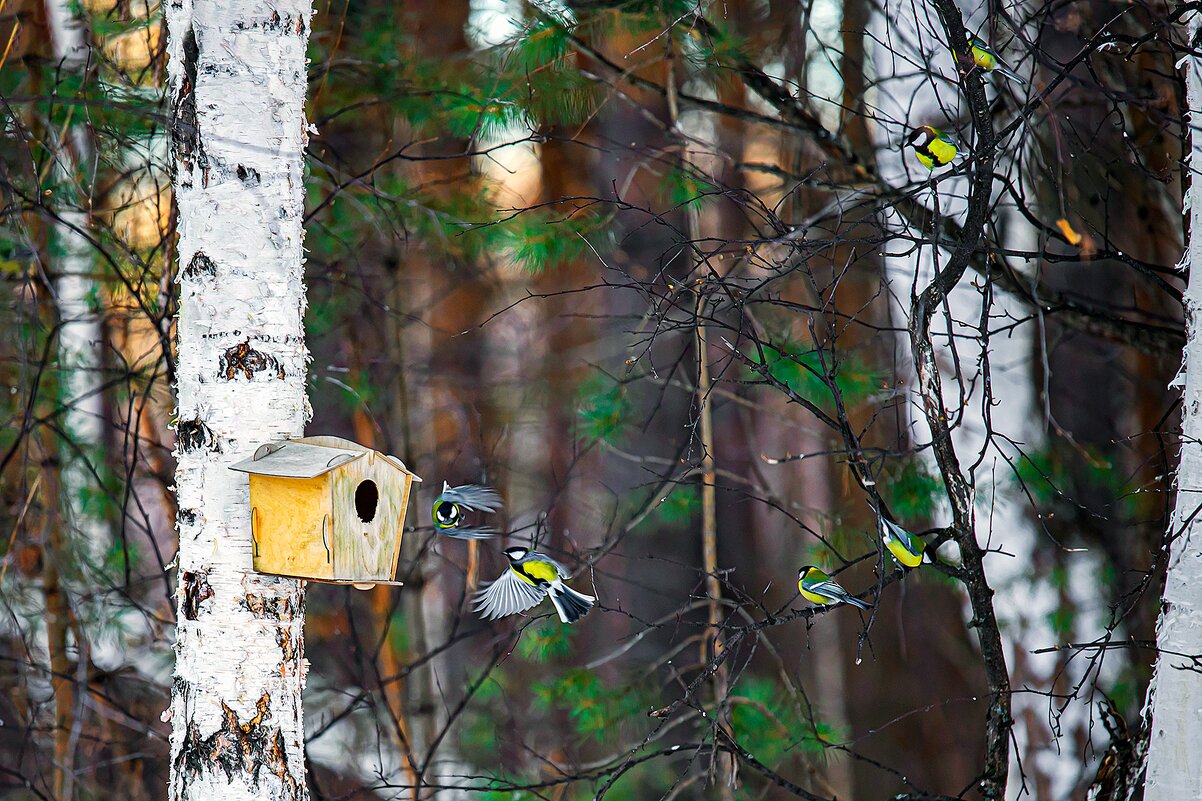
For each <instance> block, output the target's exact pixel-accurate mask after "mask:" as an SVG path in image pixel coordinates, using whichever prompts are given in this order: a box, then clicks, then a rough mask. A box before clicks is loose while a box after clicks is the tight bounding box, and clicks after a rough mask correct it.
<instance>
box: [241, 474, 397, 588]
mask: <svg viewBox="0 0 1202 801" xmlns="http://www.w3.org/2000/svg"><path fill="white" fill-rule="evenodd" d="M362 461H366V460H362ZM250 497H251V507H252V510H251V517H252V533H253V535H254V537H255V551H254V553H255V555H254V567H255V570H258V571H259V572H261V573H273V574H277V575H283V576H297V577H303V578H313V579H328V578H332V577H333V576H334V561H333V558H332V557H333V534H332V532H330V531H327V532H326V536H325V542H324V543H323V539H322V521H323V520H324V519H325V518H326V516H327V515H329V514H330V512H331V503H330V476H328V475H326V476H319V477H318V478H277V477H275V476H260V475H255V474H254V473H252V474H251V476H250ZM331 528H332V526H331ZM327 545H328V546H329V547H328V548H327ZM389 578H391V576H389Z"/></svg>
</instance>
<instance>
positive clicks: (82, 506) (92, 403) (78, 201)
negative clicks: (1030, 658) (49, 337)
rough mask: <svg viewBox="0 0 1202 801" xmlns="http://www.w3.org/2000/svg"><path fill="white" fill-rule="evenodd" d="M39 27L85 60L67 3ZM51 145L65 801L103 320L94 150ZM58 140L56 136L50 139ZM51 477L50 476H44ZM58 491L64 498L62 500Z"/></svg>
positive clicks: (58, 761)
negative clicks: (71, 574) (73, 581)
mask: <svg viewBox="0 0 1202 801" xmlns="http://www.w3.org/2000/svg"><path fill="white" fill-rule="evenodd" d="M46 21H47V23H48V25H49V28H50V39H51V44H52V45H53V51H54V60H55V62H56V63H57V64H58V66H59V67H60V69H62V70H63V71H64V72H76V71H82V70H83V69H84V67H85V66H86V64H87V60H88V47H87V43H86V41H85V40H84V35H83V29H82V27H81V26H80V24H79V20H77V19H76V18H75V15H74V12H73V11H72V8H71V4H70V3H68V2H67V0H48V2H47V3H46ZM47 134H48V136H49V137H50V138H51V142H52V144H53V146H54V150H55V153H54V182H55V183H56V184H58V197H59V201H60V203H64V204H65V205H64V206H63V207H62V208H61V209H60V210H59V219H58V220H57V221H56V222H55V224H54V228H53V231H54V236H53V240H52V242H53V247H52V251H51V253H52V257H51V258H52V262H51V263H52V265H53V268H54V272H55V276H56V277H55V281H54V294H55V307H56V309H57V311H58V319H59V329H58V365H59V371H60V372H61V385H60V386H61V389H60V392H59V402H60V403H61V404H62V405H63V408H64V410H65V411H64V413H63V417H62V421H63V423H62V429H61V430H62V432H63V434H62V439H61V441H60V442H59V446H58V450H59V453H60V458H61V464H62V468H61V470H60V471H59V476H58V481H57V482H54V483H55V484H57V485H58V486H57V487H56V489H57V490H58V491H57V492H55V493H54V494H53V495H50V496H49V497H52V498H56V497H61V499H62V511H63V514H62V516H61V517H59V516H57V515H56V516H53V518H52V521H51V523H50V526H49V531H48V537H47V541H46V544H45V550H46V559H45V572H44V574H43V577H42V578H43V592H44V593H45V598H46V612H47V627H46V633H47V651H48V655H49V659H50V667H51V685H52V686H53V688H54V707H55V711H54V760H55V768H56V770H55V775H54V793H55V796H56V797H57V798H59V799H61V800H62V801H67V799H70V798H71V797H72V795H73V792H74V790H73V786H74V779H73V777H74V775H75V759H74V753H73V751H74V749H73V747H72V742H71V740H72V730H73V728H74V723H73V720H74V711H75V705H76V698H75V686H74V680H73V678H72V677H71V675H70V659H69V657H68V654H67V649H68V647H69V638H68V632H69V629H70V618H71V604H72V601H71V597H70V595H69V594H68V592H67V587H66V584H65V582H64V576H63V570H62V568H63V567H64V566H65V565H70V564H71V563H72V561H73V560H72V559H71V556H70V554H71V553H72V551H74V550H75V549H76V548H78V549H79V552H80V553H92V554H97V553H100V552H101V551H102V550H103V548H104V540H105V537H104V527H103V524H102V520H101V518H100V516H99V515H98V514H97V510H96V509H95V508H94V507H93V508H89V506H88V504H87V503H86V498H87V497H88V494H89V493H88V490H89V489H90V488H91V486H92V483H93V482H92V472H93V468H92V467H91V460H92V458H93V456H94V455H95V453H96V449H97V447H98V446H99V445H100V439H101V436H102V429H101V420H102V419H103V405H102V400H103V398H102V395H101V390H100V380H99V378H100V373H99V367H100V359H99V354H100V344H99V343H100V339H101V331H100V321H99V319H98V318H97V316H96V315H95V314H94V313H93V311H92V309H91V302H90V296H91V294H92V292H93V291H94V285H93V281H92V277H91V276H92V272H93V270H94V269H95V265H94V261H93V254H92V247H91V244H90V243H89V242H88V240H87V238H86V237H85V235H84V233H83V232H84V231H86V230H87V229H88V223H89V221H88V214H87V212H86V211H84V209H85V208H88V205H90V204H85V197H84V192H85V191H90V187H80V186H78V185H77V184H76V179H77V174H76V173H77V165H78V164H83V165H84V166H85V167H86V166H87V164H88V162H89V161H90V154H91V150H92V149H91V147H90V145H89V142H88V138H87V135H86V134H85V130H84V127H83V126H82V125H68V126H66V128H65V130H63V131H62V132H56V131H53V130H51V131H48V132H47ZM55 137H57V138H55ZM47 475H50V473H47ZM60 493H61V494H60Z"/></svg>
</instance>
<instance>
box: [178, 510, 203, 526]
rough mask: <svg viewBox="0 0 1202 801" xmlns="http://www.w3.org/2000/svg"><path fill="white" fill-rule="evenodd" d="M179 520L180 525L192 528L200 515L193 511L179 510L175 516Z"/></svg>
mask: <svg viewBox="0 0 1202 801" xmlns="http://www.w3.org/2000/svg"><path fill="white" fill-rule="evenodd" d="M176 516H177V517H178V518H179V522H180V525H183V526H194V525H196V521H198V520H200V515H198V514H197V513H196V510H195V509H180V510H179V512H178V513H177V515H176Z"/></svg>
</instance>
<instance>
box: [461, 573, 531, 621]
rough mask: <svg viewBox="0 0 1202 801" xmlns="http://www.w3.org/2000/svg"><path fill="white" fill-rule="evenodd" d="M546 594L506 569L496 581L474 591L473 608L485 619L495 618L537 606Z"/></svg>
mask: <svg viewBox="0 0 1202 801" xmlns="http://www.w3.org/2000/svg"><path fill="white" fill-rule="evenodd" d="M546 594H547V592H546V590H540V589H539V588H538V587H535V586H534V585H533V584H530V583H529V582H528V581H525V580H523V579H522V578H521V577H520V576H519V575H518V574H517V573H514V572H513V571H512V570H509V569H506V570H505V572H504V573H502V574H501V575H500V577H498V578H497V580H496V581H494V582H492V583H491V584H489V585H487V586H486V587H484V589H482V590H480V592H478V593H476V599H475V600H476V607H475V608H476V611H477V612H479V613H480V617H482V618H484V619H485V620H496V619H497V618H502V617H505V616H507V615H516V614H517V613H518V612H525V611H526V610H527V609H530V608H531V607H534V606H538V604H539V603H540V602H541V601H542V600H543V598H544V597H545V596H546Z"/></svg>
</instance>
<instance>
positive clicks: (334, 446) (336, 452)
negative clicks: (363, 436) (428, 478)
mask: <svg viewBox="0 0 1202 801" xmlns="http://www.w3.org/2000/svg"><path fill="white" fill-rule="evenodd" d="M369 453H375V451H373V450H372V449H371V448H368V447H366V446H364V445H360V444H359V443H357V442H352V441H350V440H349V439H342V438H341V437H329V436H324V437H306V438H304V439H290V440H285V441H283V442H272V443H268V444H266V445H261V446H260V447H259V449H258V450H257V451H255V455H254V456H252V457H251V458H249V459H243V460H242V461H241V462H238V463H237V464H232V465H230V469H231V470H238V471H240V472H242V473H254V474H255V475H259V476H277V477H279V478H317V477H318V476H320V475H323V474H325V473H328V472H330V471H331V470H334V469H336V468H339V467H343V466H345V465H348V464H350V463H351V462H353V461H356V460H357V459H360V458H362V457H363V456H365V455H367V454H369ZM377 455H378V456H380V457H382V458H383V459H384V461H385V462H387V463H388V464H390V465H392V466H393V467H394V468H396V469H397V470H399V471H400V472H401V473H404V474H406V475H409V476H412V477H413V480H414V481H421V479H420V478H418V477H417V476H416V475H414V474H413V472H412V471H411V470H410V469H409V468H407V467H405V463H404V462H402V461H401V460H400V459H398V458H396V457H395V456H389V455H388V454H386V453H380V454H377Z"/></svg>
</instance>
